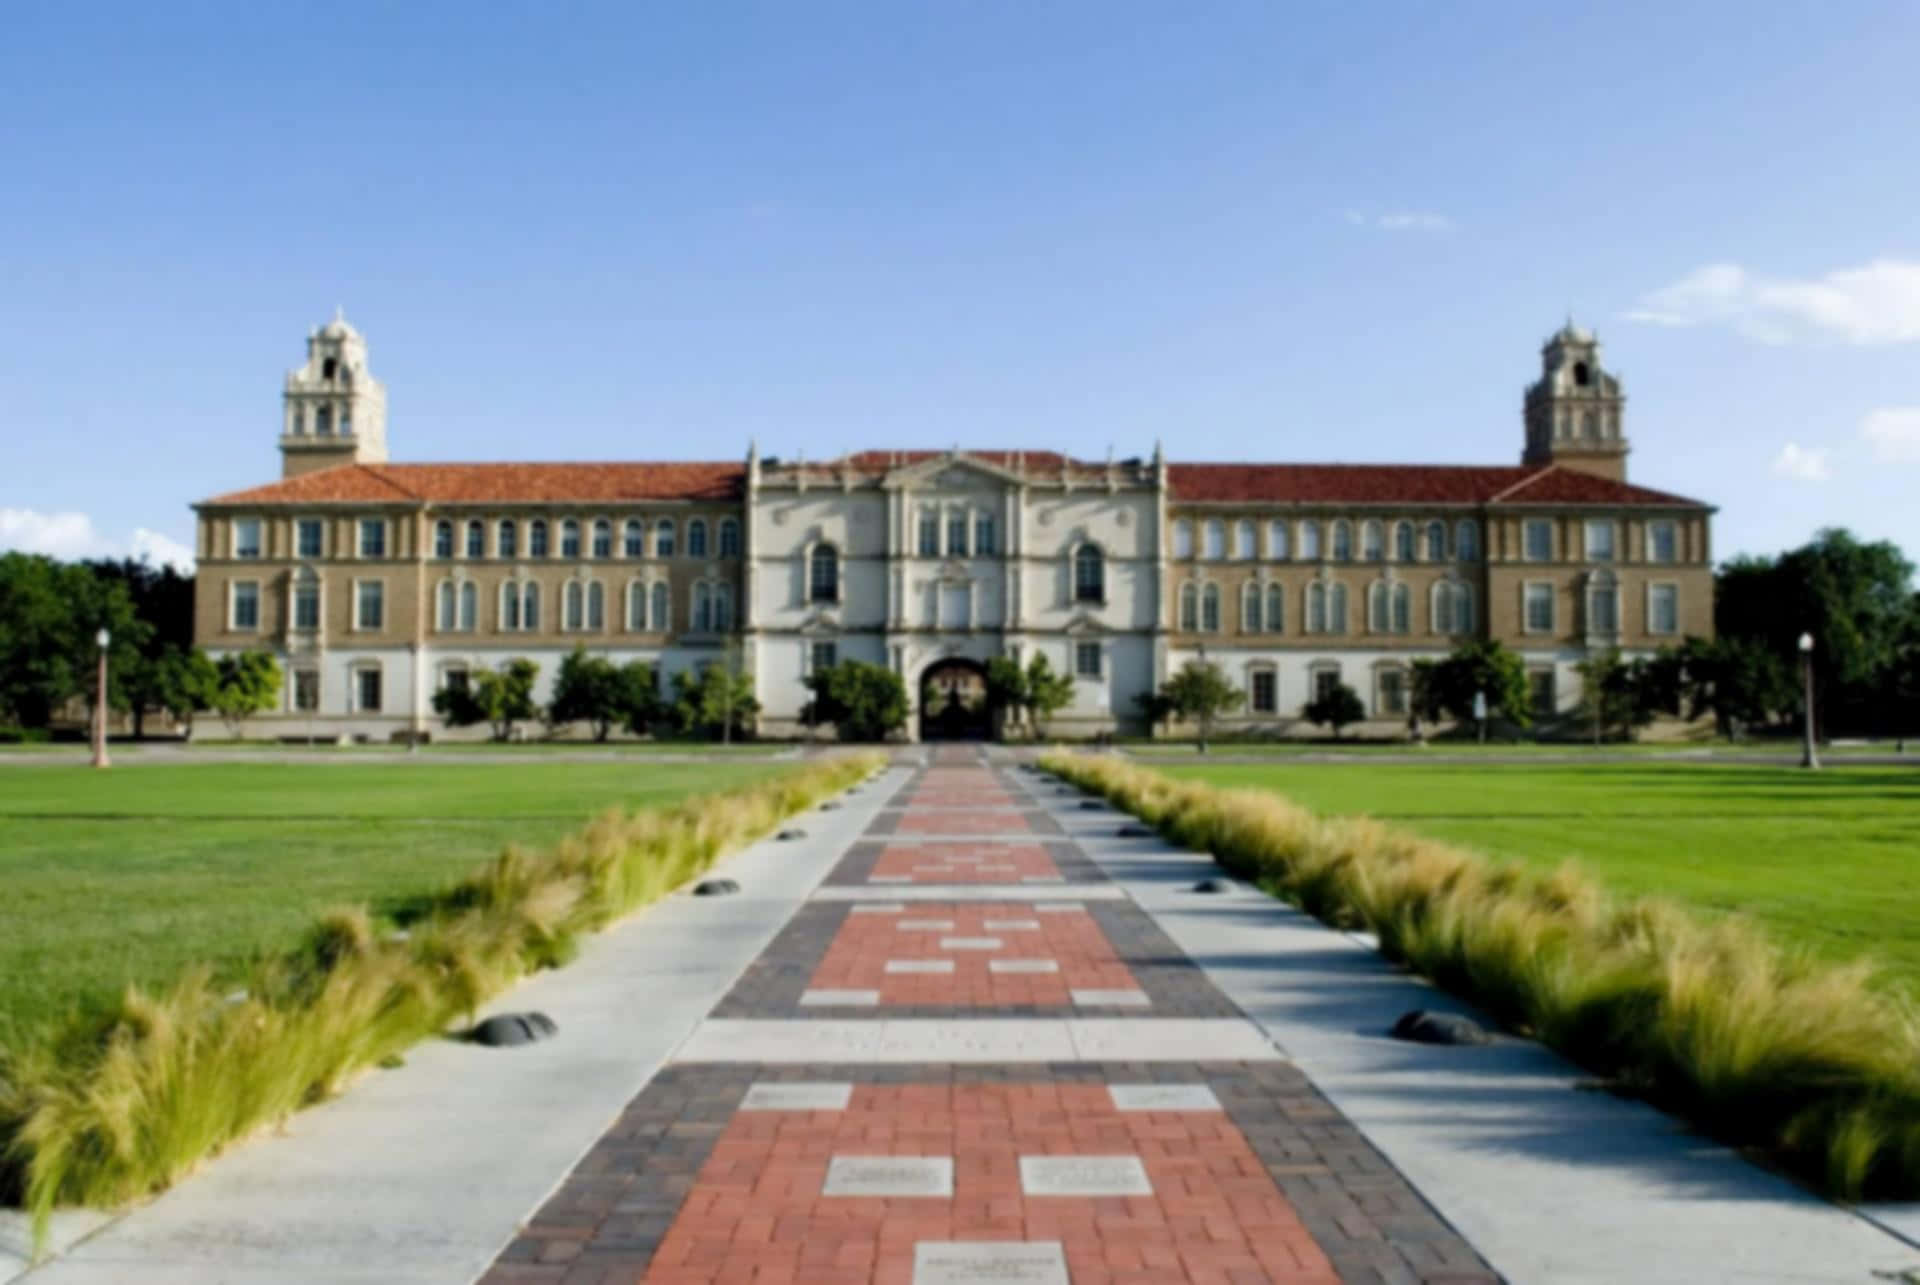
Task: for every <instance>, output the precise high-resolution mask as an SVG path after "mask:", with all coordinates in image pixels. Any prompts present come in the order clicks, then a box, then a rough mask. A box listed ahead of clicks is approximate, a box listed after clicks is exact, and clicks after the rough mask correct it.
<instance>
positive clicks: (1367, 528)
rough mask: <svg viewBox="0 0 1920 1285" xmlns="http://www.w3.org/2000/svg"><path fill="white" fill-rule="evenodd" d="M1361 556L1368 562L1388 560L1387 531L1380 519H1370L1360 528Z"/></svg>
mask: <svg viewBox="0 0 1920 1285" xmlns="http://www.w3.org/2000/svg"><path fill="white" fill-rule="evenodd" d="M1360 556H1361V557H1363V558H1365V559H1366V560H1367V561H1368V562H1385V561H1386V560H1387V529H1386V527H1385V526H1384V525H1382V524H1381V522H1380V520H1379V519H1378V518H1368V519H1367V520H1366V522H1365V523H1363V524H1362V525H1361V527H1360Z"/></svg>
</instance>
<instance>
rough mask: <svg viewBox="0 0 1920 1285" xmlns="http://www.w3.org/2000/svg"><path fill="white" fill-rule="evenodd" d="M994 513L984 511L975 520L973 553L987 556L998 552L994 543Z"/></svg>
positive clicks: (978, 556) (978, 555) (977, 555)
mask: <svg viewBox="0 0 1920 1285" xmlns="http://www.w3.org/2000/svg"><path fill="white" fill-rule="evenodd" d="M993 535H994V532H993V514H991V513H982V514H980V515H979V516H978V517H976V518H974V520H973V554H974V556H975V557H977V558H980V557H987V556H989V555H991V554H993V553H994V552H996V550H995V548H994V543H993Z"/></svg>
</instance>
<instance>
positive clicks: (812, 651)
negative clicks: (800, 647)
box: [807, 642, 840, 674]
mask: <svg viewBox="0 0 1920 1285" xmlns="http://www.w3.org/2000/svg"><path fill="white" fill-rule="evenodd" d="M839 663H840V649H839V648H838V647H837V646H835V645H834V644H833V643H830V642H817V643H809V644H808V645H807V672H808V673H809V674H818V673H820V672H821V671H823V670H828V669H832V668H833V667H834V666H835V665H837V664H839Z"/></svg>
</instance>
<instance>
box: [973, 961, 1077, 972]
mask: <svg viewBox="0 0 1920 1285" xmlns="http://www.w3.org/2000/svg"><path fill="white" fill-rule="evenodd" d="M987 971H988V972H990V973H1057V972H1059V971H1060V962H1059V961H1058V960H1054V959H989V960H988V961H987Z"/></svg>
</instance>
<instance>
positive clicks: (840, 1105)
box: [740, 1081, 853, 1111]
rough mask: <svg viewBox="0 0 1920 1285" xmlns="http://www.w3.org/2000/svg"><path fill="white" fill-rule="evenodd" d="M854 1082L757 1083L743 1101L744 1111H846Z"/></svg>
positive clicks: (851, 1096) (850, 1099)
mask: <svg viewBox="0 0 1920 1285" xmlns="http://www.w3.org/2000/svg"><path fill="white" fill-rule="evenodd" d="M852 1099H853V1085H851V1084H829V1083H824V1082H820V1081H814V1082H810V1083H791V1084H781V1083H779V1082H777V1081H776V1082H773V1083H770V1084H756V1085H754V1086H753V1087H752V1088H750V1089H748V1090H747V1096H746V1098H745V1100H743V1101H742V1102H741V1103H740V1109H741V1110H742V1111H845V1110H846V1109H847V1103H848V1102H850V1101H852Z"/></svg>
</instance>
